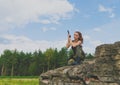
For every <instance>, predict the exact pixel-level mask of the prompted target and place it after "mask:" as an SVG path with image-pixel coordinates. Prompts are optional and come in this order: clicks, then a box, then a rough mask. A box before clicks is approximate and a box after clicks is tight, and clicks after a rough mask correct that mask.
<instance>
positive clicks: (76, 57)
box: [66, 31, 85, 65]
mask: <svg viewBox="0 0 120 85" xmlns="http://www.w3.org/2000/svg"><path fill="white" fill-rule="evenodd" d="M82 44H83V37H82V34H81V33H80V32H79V31H76V32H75V33H74V40H71V37H70V34H68V42H67V44H66V47H67V48H69V47H70V46H71V47H72V50H73V56H72V57H70V59H69V60H68V64H69V65H78V64H80V63H81V62H82V61H83V60H84V58H85V54H84V52H83V50H82Z"/></svg>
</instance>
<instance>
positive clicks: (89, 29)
mask: <svg viewBox="0 0 120 85" xmlns="http://www.w3.org/2000/svg"><path fill="white" fill-rule="evenodd" d="M67 30H69V31H70V34H71V36H72V39H73V34H74V32H75V31H80V32H81V33H82V35H83V38H84V43H83V49H84V51H85V52H86V53H95V48H96V46H98V45H101V44H107V43H114V42H116V41H120V37H119V36H120V0H0V54H1V53H3V51H4V50H5V49H10V50H14V49H17V50H19V51H24V52H34V51H35V50H39V49H40V50H42V51H45V50H46V49H48V48H50V47H51V48H57V49H58V50H59V49H61V48H62V47H64V46H65V45H66V42H67Z"/></svg>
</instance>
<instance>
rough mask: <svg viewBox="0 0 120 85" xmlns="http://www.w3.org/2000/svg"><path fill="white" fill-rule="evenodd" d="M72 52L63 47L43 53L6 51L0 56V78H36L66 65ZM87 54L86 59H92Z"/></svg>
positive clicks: (39, 51) (38, 51)
mask: <svg viewBox="0 0 120 85" xmlns="http://www.w3.org/2000/svg"><path fill="white" fill-rule="evenodd" d="M71 54H72V51H71V50H70V51H68V50H67V49H66V48H65V47H63V48H61V50H59V51H58V50H57V49H53V48H49V49H47V50H46V51H45V52H42V51H41V50H37V51H34V52H33V53H32V52H23V51H17V50H16V49H15V50H9V49H6V50H4V52H3V53H2V54H1V55H0V75H1V76H38V75H40V74H41V73H43V72H46V71H48V70H51V69H55V68H58V67H62V66H65V65H67V59H68V58H69V55H71ZM92 57H93V56H92V55H91V54H87V57H86V58H88V59H89V58H92Z"/></svg>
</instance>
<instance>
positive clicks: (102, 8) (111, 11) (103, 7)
mask: <svg viewBox="0 0 120 85" xmlns="http://www.w3.org/2000/svg"><path fill="white" fill-rule="evenodd" d="M113 10H114V9H113V8H107V7H105V6H103V5H101V4H100V5H99V12H106V13H108V14H109V17H110V18H114V17H115V13H114V12H113Z"/></svg>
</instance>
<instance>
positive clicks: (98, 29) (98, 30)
mask: <svg viewBox="0 0 120 85" xmlns="http://www.w3.org/2000/svg"><path fill="white" fill-rule="evenodd" d="M93 31H95V32H100V31H102V30H101V29H100V28H98V27H97V28H94V29H93Z"/></svg>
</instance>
